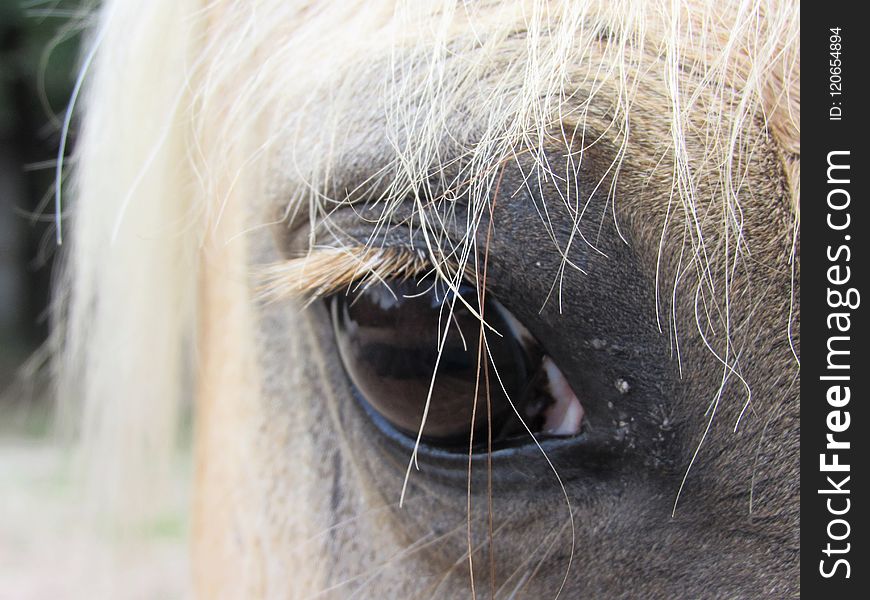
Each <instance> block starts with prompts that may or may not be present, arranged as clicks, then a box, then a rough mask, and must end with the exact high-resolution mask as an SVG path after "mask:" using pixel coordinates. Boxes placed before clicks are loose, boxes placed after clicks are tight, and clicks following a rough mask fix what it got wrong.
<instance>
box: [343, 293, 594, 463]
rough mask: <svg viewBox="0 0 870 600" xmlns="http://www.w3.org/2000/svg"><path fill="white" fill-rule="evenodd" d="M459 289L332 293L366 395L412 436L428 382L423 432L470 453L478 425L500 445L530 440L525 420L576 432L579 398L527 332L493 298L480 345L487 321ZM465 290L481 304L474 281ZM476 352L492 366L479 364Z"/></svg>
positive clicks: (531, 426) (536, 427)
mask: <svg viewBox="0 0 870 600" xmlns="http://www.w3.org/2000/svg"><path fill="white" fill-rule="evenodd" d="M454 293H455V292H453V291H446V290H445V289H444V288H443V286H439V285H437V284H432V283H431V282H423V281H409V280H404V281H388V282H386V283H383V284H381V283H378V284H375V285H372V286H370V287H368V288H366V289H363V290H361V291H357V292H351V293H348V294H337V295H335V296H333V297H332V298H331V300H330V302H331V312H332V321H333V327H334V329H335V338H336V342H337V345H338V349H339V353H340V355H341V359H342V362H343V363H344V368H345V370H346V371H347V374H348V376H349V377H350V380H351V382H352V383H353V385H354V386H355V387H356V390H357V391H358V392H359V395H360V396H361V397H362V399H363V400H364V401H365V402H367V403H368V404H369V405H370V406H371V407H372V408H373V409H374V410H375V411H377V412H378V413H379V414H380V415H381V416H382V417H384V419H386V420H387V421H388V422H389V423H390V424H391V425H392V426H393V427H394V428H395V429H397V430H399V431H400V432H402V433H404V434H407V435H408V436H409V437H415V436H416V435H417V433H418V431H419V429H420V425H421V423H422V422H423V413H424V409H425V405H426V400H427V397H429V388H430V385H431V387H432V394H431V402H430V407H429V412H428V415H427V416H426V420H425V424H424V426H423V431H422V436H423V437H422V439H423V441H424V442H425V443H426V444H428V445H430V446H434V447H439V448H442V449H447V450H451V449H452V450H455V451H461V450H463V449H464V450H465V451H467V449H468V444H469V436H470V435H471V433H472V432H473V433H474V439H475V440H476V441H477V443H476V444H475V445H476V446H480V445H481V443H486V440H487V438H488V434H491V436H492V439H493V440H494V442H495V443H496V444H498V445H499V446H504V445H508V444H516V443H518V441H519V440H523V439H524V440H526V441H528V442H529V443H531V438H530V437H529V436H528V431H527V428H528V430H531V431H532V432H533V433H540V434H542V435H544V436H548V435H549V436H567V435H575V434H577V433H579V432H580V427H581V424H582V419H583V408H582V406H581V404H580V401H579V400H578V399H577V397H576V395H575V394H574V392H573V391H572V389H571V386H570V385H569V384H568V382H567V380H566V379H565V377H564V375H563V374H562V372H561V371H560V370H559V369H558V367H557V366H556V365H555V363H554V362H553V361H552V359H550V357H548V356H546V355H545V354H544V353H543V351H542V350H541V347H540V345H539V344H538V342H537V341H536V340H535V339H534V338H533V337H532V335H531V334H530V333H529V332H528V330H527V329H526V328H525V327H524V326H523V325H522V324H520V323H519V321H518V320H517V319H516V318H515V317H514V316H513V315H511V314H510V313H509V312H508V311H507V309H505V308H504V307H503V306H502V305H501V304H500V303H499V302H498V301H497V300H495V299H493V298H487V299H486V301H485V304H484V306H483V315H484V319H485V320H486V323H487V325H488V326H489V327H488V328H486V329H485V331H484V336H485V345H484V346H483V350H482V351H481V350H480V335H481V325H480V320H479V318H478V317H477V316H476V315H475V314H473V313H472V312H471V311H470V310H469V309H468V307H467V306H466V305H465V303H463V302H461V301H459V299H458V298H455V297H453V294H454ZM458 293H459V294H460V295H461V296H462V297H463V299H464V300H465V302H467V303H468V305H470V306H473V307H477V306H478V298H477V290H476V289H475V288H474V287H473V286H471V285H468V284H463V285H462V286H460V288H459V290H458ZM451 305H452V307H453V309H452V314H451V311H450V307H451ZM445 328H446V331H445ZM490 328H491V329H490ZM493 330H495V332H498V333H495V332H494V331H493ZM439 345H441V350H440V352H439ZM479 355H480V356H482V359H481V362H482V363H484V362H485V365H486V366H485V367H484V366H483V365H481V367H480V368H478V356H479ZM433 374H434V383H433ZM487 380H488V381H487ZM475 390H477V403H476V408H475ZM487 390H488V393H489V408H488V407H487V397H486V396H487ZM518 415H521V416H522V421H521V420H520V418H519V416H518Z"/></svg>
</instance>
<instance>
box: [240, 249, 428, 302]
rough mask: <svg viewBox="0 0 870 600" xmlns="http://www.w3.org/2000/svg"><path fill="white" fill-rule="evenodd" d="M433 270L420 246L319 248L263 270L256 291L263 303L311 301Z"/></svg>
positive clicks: (258, 277) (257, 275)
mask: <svg viewBox="0 0 870 600" xmlns="http://www.w3.org/2000/svg"><path fill="white" fill-rule="evenodd" d="M432 271H434V267H433V265H432V262H431V261H430V260H429V259H428V258H427V257H426V255H425V254H424V253H423V252H422V251H421V250H418V249H413V248H406V247H384V248H371V247H367V246H352V247H348V248H317V249H314V250H312V252H310V253H309V254H308V255H306V256H303V257H300V258H294V259H290V260H286V261H281V262H277V263H273V264H270V265H267V266H265V267H263V268H262V269H260V270H259V272H258V273H257V274H256V277H257V280H258V285H257V288H256V291H257V298H258V299H259V300H260V301H263V302H279V301H281V300H289V299H295V298H302V299H304V300H305V301H306V304H311V303H312V302H314V301H315V300H317V299H318V298H324V297H326V296H329V295H331V294H334V293H337V292H339V291H341V290H342V289H344V290H362V289H366V288H368V287H369V286H371V285H373V284H375V283H377V282H383V281H386V280H389V279H399V280H405V279H410V278H412V277H418V276H421V275H425V274H427V273H429V272H432Z"/></svg>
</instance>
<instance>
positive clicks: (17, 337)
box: [0, 0, 87, 412]
mask: <svg viewBox="0 0 870 600" xmlns="http://www.w3.org/2000/svg"><path fill="white" fill-rule="evenodd" d="M81 4H82V2H81V0H75V1H63V0H0V403H3V404H4V405H5V406H0V411H6V412H8V410H9V409H10V408H12V406H10V405H30V404H34V403H40V402H41V400H40V394H38V393H32V392H30V393H28V392H27V391H26V390H27V386H23V387H22V386H21V385H15V384H16V376H17V375H18V374H20V373H21V366H22V365H23V364H24V363H25V361H27V360H28V358H29V357H31V356H33V355H34V352H36V351H37V349H38V348H39V347H40V345H41V344H42V343H43V341H44V340H45V338H46V334H47V333H48V320H49V319H48V307H49V301H50V300H49V288H50V282H51V276H52V261H53V259H54V257H55V255H56V247H55V243H54V178H55V165H56V158H57V148H58V143H59V140H60V130H61V124H62V122H63V118H64V115H65V112H66V107H67V104H68V102H69V98H70V93H71V90H72V88H73V85H74V83H75V77H76V72H77V65H78V57H79V43H80V41H81V39H80V38H81V35H80V34H81V30H82V25H83V23H84V22H85V20H86V18H87V17H86V13H85V12H84V11H83V9H82V7H81ZM74 130H75V127H73V133H72V135H71V139H70V140H69V141H68V144H69V145H68V147H70V148H71V147H72V145H73V144H72V142H73V141H74V139H72V138H74V137H75V136H74ZM19 379H20V378H19ZM30 389H32V388H30ZM17 408H18V409H27V408H33V407H28V406H17Z"/></svg>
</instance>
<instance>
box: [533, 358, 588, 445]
mask: <svg viewBox="0 0 870 600" xmlns="http://www.w3.org/2000/svg"><path fill="white" fill-rule="evenodd" d="M541 364H542V366H543V367H544V371H545V372H546V373H547V388H548V390H549V392H550V396H551V397H552V398H553V400H554V402H553V404H552V405H551V406H549V407H548V408H547V410H546V411H545V413H544V426H543V431H544V433H548V434H550V435H577V434H578V433H580V426H581V424H582V423H583V414H584V411H583V406H582V405H581V404H580V400H578V399H577V395H576V394H574V390H572V389H571V385H570V384H569V383H568V380H567V379H565V376H564V375H563V374H562V371H560V370H559V367H557V366H556V363H554V362H553V361H552V359H551V358H550V357H549V356H545V357H544V358H543V360H542V362H541Z"/></svg>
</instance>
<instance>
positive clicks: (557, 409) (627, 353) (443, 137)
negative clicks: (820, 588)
mask: <svg viewBox="0 0 870 600" xmlns="http://www.w3.org/2000/svg"><path fill="white" fill-rule="evenodd" d="M799 17H800V14H799V5H798V4H797V3H796V2H791V1H788V0H750V1H747V2H738V1H732V0H720V1H717V2H713V1H711V0H673V1H659V0H653V1H642V0H619V1H616V2H603V1H602V2H599V1H597V0H582V1H571V2H568V1H557V0H493V1H490V2H464V1H463V2H457V1H454V0H444V1H442V2H435V3H416V2H407V1H402V0H400V1H394V0H376V1H371V0H370V1H367V2H359V1H353V0H349V1H345V2H326V1H321V0H300V1H293V2H288V1H285V0H280V1H279V0H261V1H258V2H234V1H231V0H212V1H210V2H201V1H199V0H153V1H152V2H147V3H130V2H124V1H122V0H106V1H105V2H103V3H102V6H101V7H100V9H99V11H98V13H97V14H96V17H95V20H94V23H93V27H92V29H91V32H90V34H89V38H88V43H87V45H86V51H85V53H84V56H83V59H82V68H81V74H80V76H79V79H78V80H77V85H76V91H75V94H74V102H73V103H72V104H73V107H72V108H71V110H70V114H69V115H68V117H67V121H66V125H67V126H68V127H69V126H70V124H71V123H75V121H74V119H75V115H77V114H78V115H80V122H79V124H78V127H77V131H78V134H77V140H76V147H75V153H74V158H73V165H72V167H73V168H72V171H71V174H70V176H69V178H68V179H67V181H66V183H65V184H64V185H63V189H62V190H61V189H59V190H58V191H59V192H61V191H62V193H59V194H58V198H57V202H58V209H59V210H58V215H60V214H65V215H67V216H66V217H65V218H64V219H63V220H61V219H60V216H59V217H58V219H59V220H58V223H57V229H58V241H59V242H62V244H63V245H62V248H63V254H64V267H63V274H62V276H61V277H60V279H59V281H58V285H57V297H58V302H57V310H56V317H55V334H56V339H57V340H59V341H58V349H57V351H56V365H55V367H56V373H57V375H56V382H57V384H56V385H57V389H58V393H59V395H60V397H61V400H62V401H63V402H64V403H65V404H64V406H71V407H74V410H75V411H76V414H77V415H78V417H77V418H78V419H79V421H78V423H79V425H78V434H79V437H80V439H81V440H82V453H83V456H85V457H86V464H87V465H88V471H87V472H88V474H89V480H90V481H91V483H92V484H93V485H94V486H95V489H97V490H98V491H100V492H101V494H102V495H101V496H99V499H98V501H99V502H101V503H102V504H100V506H102V507H104V508H105V512H107V513H113V514H114V513H117V514H133V513H136V512H137V511H140V510H141V511H148V510H149V509H152V508H153V507H154V506H156V505H157V504H159V498H160V493H161V490H162V489H163V487H164V483H165V476H166V473H167V470H168V465H169V464H170V462H171V460H172V455H173V452H174V451H175V448H176V447H177V444H178V436H179V430H180V429H182V423H183V421H184V420H185V414H186V413H187V412H188V411H189V412H191V413H192V415H193V416H192V420H193V457H194V476H193V484H192V485H193V498H194V500H193V506H192V525H191V532H190V545H191V553H192V581H193V584H194V589H195V590H196V594H197V596H201V597H204V598H260V597H263V598H296V597H300V598H302V597H304V598H312V597H318V598H352V597H357V598H360V597H362V598H369V597H377V596H379V595H381V596H384V595H385V596H386V597H395V598H399V597H409V598H410V597H414V598H417V597H421V598H461V597H471V598H478V597H479V598H487V597H490V598H515V597H516V598H556V597H561V598H577V597H589V598H607V599H610V598H649V599H655V598H747V597H752V598H786V597H794V596H796V595H797V594H798V593H799V586H800V582H799V575H798V569H799V556H798V555H799V541H798V524H799V499H798V498H799V485H800V480H799V459H798V443H799V442H798V436H799V392H798V390H799V382H800V376H799V356H800V344H799V322H800V303H799V299H800V294H799V279H800V268H799V255H800V252H799V248H800V244H799V240H800V238H799V224H800V210H799V195H800V135H799V113H800V89H799V82H798V77H799V71H800V56H799V44H798V33H799ZM63 172H64V171H63V166H62V165H59V166H58V173H59V174H62V173H63ZM58 186H59V188H60V181H59V183H58ZM64 198H71V200H69V201H68V202H67V201H66V200H64Z"/></svg>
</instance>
